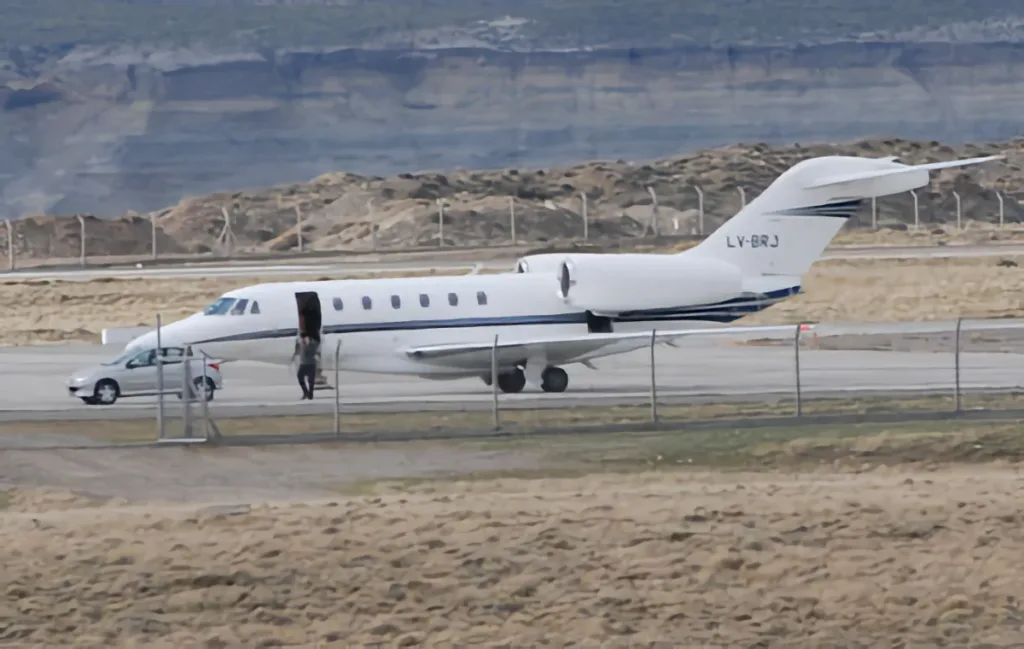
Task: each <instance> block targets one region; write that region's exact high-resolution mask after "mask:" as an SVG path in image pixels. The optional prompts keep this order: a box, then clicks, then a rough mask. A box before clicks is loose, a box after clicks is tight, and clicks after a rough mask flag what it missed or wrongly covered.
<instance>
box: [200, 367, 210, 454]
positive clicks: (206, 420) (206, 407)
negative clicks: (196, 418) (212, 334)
mask: <svg viewBox="0 0 1024 649" xmlns="http://www.w3.org/2000/svg"><path fill="white" fill-rule="evenodd" d="M199 353H200V354H201V360H202V361H203V382H202V386H203V402H202V403H203V415H202V417H203V438H204V439H206V440H207V441H209V440H210V437H211V435H210V400H209V399H208V398H207V397H206V390H207V383H208V381H209V380H210V377H209V376H208V375H207V374H206V358H207V357H206V352H204V351H203V350H201V349H200V350H199Z"/></svg>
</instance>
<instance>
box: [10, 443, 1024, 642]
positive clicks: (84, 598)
mask: <svg viewBox="0 0 1024 649" xmlns="http://www.w3.org/2000/svg"><path fill="white" fill-rule="evenodd" d="M1015 426H1016V425H1015V424H1014V425H1007V424H1000V425H999V426H997V427H995V428H992V429H991V430H989V431H988V432H978V431H973V432H963V431H960V432H952V433H950V432H949V431H944V432H943V431H939V432H934V433H928V432H922V431H918V432H917V433H915V434H913V435H910V434H908V435H907V437H906V438H905V439H904V441H902V442H895V441H893V440H894V439H895V438H894V437H893V435H896V434H897V433H894V432H893V431H882V432H880V433H879V432H877V431H875V432H874V433H872V434H871V435H870V436H868V437H863V436H861V437H857V435H858V434H859V433H857V432H856V431H831V434H832V435H834V436H839V437H842V436H844V435H847V436H850V437H849V438H850V439H852V440H853V441H852V442H849V443H846V444H844V445H839V446H837V445H836V443H834V440H833V442H832V443H830V444H831V445H828V446H827V448H828V450H827V451H826V450H825V449H826V445H825V444H824V443H823V442H822V441H821V440H822V438H815V439H814V440H801V439H790V440H789V441H788V442H782V443H778V444H770V443H764V439H762V443H761V444H760V445H758V446H757V449H758V450H756V451H748V452H747V453H742V452H741V453H738V454H737V453H735V452H733V450H734V449H733V450H730V457H735V456H736V455H746V456H747V457H748V458H749V459H751V460H756V463H757V464H759V465H760V466H759V469H760V470H758V471H752V470H750V467H749V466H747V467H731V468H729V467H718V469H719V470H709V468H708V465H707V461H708V457H710V456H708V455H707V454H706V453H705V454H704V455H700V453H701V452H702V450H703V451H707V450H708V448H710V446H709V445H711V444H712V438H711V437H707V438H705V439H703V440H702V441H701V442H700V444H697V443H686V444H683V443H681V442H680V441H679V439H680V438H679V436H678V434H675V436H674V437H671V438H669V437H662V438H659V440H658V441H657V442H656V443H655V442H651V441H650V440H647V441H644V439H642V438H641V439H637V438H623V437H620V438H617V439H616V440H614V441H612V442H605V443H601V442H600V441H595V438H592V439H591V440H590V441H589V442H587V448H588V449H589V451H588V453H589V455H588V456H587V457H588V460H587V461H589V462H590V464H589V465H587V466H588V467H589V468H588V469H587V470H585V471H584V470H580V467H581V466H583V465H584V464H585V462H584V460H583V459H580V458H577V460H576V461H575V462H572V461H570V460H568V459H566V458H567V457H568V455H567V453H568V450H567V449H569V447H570V445H572V444H579V443H580V442H570V441H566V440H564V439H563V440H548V441H547V442H545V443H543V444H534V445H530V444H526V443H504V444H502V443H492V444H491V445H489V446H481V445H477V446H476V447H471V446H468V445H451V444H449V445H447V446H439V445H434V446H430V445H415V444H414V445H409V446H374V447H361V446H338V447H328V448H318V449H314V448H310V449H305V450H304V449H278V450H275V451H268V450H262V451H261V450H252V449H250V450H244V451H243V450H239V449H217V450H212V451H207V450H203V451H200V450H197V449H189V450H183V449H170V450H167V449H160V450H140V449H135V450H124V451H120V452H118V453H115V454H114V455H103V453H108V452H104V451H94V450H90V451H68V452H65V453H63V454H59V455H55V454H54V453H53V452H52V451H51V452H45V453H43V452H23V453H18V452H10V453H4V454H3V455H0V475H2V476H4V480H5V481H6V482H7V484H8V485H9V486H12V487H14V488H13V489H11V490H9V491H6V492H0V508H3V509H4V511H3V512H2V513H0V523H2V524H0V542H2V543H3V544H4V547H5V551H6V553H7V556H8V561H6V562H5V566H4V570H3V571H2V572H0V589H2V590H3V592H4V593H5V595H6V598H5V599H4V600H3V601H2V602H0V646H11V647H14V646H17V647H52V646H56V645H64V646H75V647H98V646H104V647H167V648H169V649H170V648H174V649H180V648H185V647H189V648H191V647H221V648H225V649H226V648H229V647H232V648H233V647H257V646H263V647H272V646H280V647H332V648H333V647H336V648H339V649H340V648H342V647H345V648H348V647H363V646H381V647H437V648H442V647H443V648H450V647H457V646H463V647H525V646H529V647H627V646H628V647H649V648H653V647H680V646H701V647H730V648H731V647H793V648H803V647H807V648H812V647H813V648H815V649H818V648H821V647H836V648H838V647H850V646H884V647H898V646H899V647H926V646H976V647H981V646H985V647H1011V646H1019V645H1020V639H1021V638H1022V637H1024V611H1022V610H1021V601H1020V588H1019V580H1018V579H1017V572H1016V566H1017V564H1018V563H1019V561H1020V556H1021V553H1022V551H1024V536H1022V534H1021V532H1020V527H1021V526H1020V522H1021V521H1020V517H1021V514H1020V508H1019V502H1018V500H1019V498H1018V494H1019V492H1020V489H1021V487H1022V486H1024V476H1022V475H1021V474H1020V472H1019V471H1018V469H1017V467H1016V466H1015V465H1014V464H1012V463H1010V462H1008V461H1007V460H1006V459H1002V460H995V461H992V460H991V458H993V457H1000V456H1005V455H1006V454H1007V453H1009V454H1011V455H1013V456H1014V457H1017V458H1019V457H1021V455H1020V450H1021V445H1020V444H1019V443H1017V441H1016V440H1017V438H1018V437H1019V435H1018V434H1017V431H1016V430H1014V428H1015ZM861 432H863V431H861ZM818 433H819V434H825V435H826V436H827V435H828V434H830V433H829V431H818ZM805 434H812V435H813V434H815V433H813V432H811V433H805ZM719 437H720V434H719ZM776 437H779V434H778V433H777V435H776ZM785 437H786V436H785V435H782V437H780V439H784V438H785ZM789 437H792V435H789ZM745 441H752V440H745ZM701 444H703V445H704V446H701ZM637 448H641V449H642V451H641V452H640V453H637V452H636V449H637ZM977 448H985V449H987V451H986V453H987V455H985V456H984V457H974V458H972V457H970V455H971V454H972V453H977V450H976V449H977ZM530 449H532V451H531V450H530ZM539 449H543V451H544V452H543V453H540V452H539ZM559 449H560V450H559ZM972 449H973V450H972ZM655 452H656V453H657V455H656V456H654V455H649V454H651V453H655ZM559 453H561V455H559ZM690 454H692V455H693V457H689V455H690ZM403 457H404V458H405V459H406V464H405V466H403V465H402V464H401V461H400V460H401V458H403ZM556 458H559V459H558V460H557V462H556ZM800 458H802V459H803V460H805V462H803V463H802V464H800V463H796V464H794V463H793V462H791V461H792V460H794V459H800ZM971 459H974V460H985V462H984V463H972V464H971V465H970V466H965V465H962V464H958V463H959V462H963V461H966V460H971ZM922 460H925V463H922ZM396 461H397V463H396ZM503 462H504V463H505V475H503V476H502V475H499V476H494V475H488V474H486V473H485V474H483V475H478V476H477V477H476V478H472V477H469V476H467V477H464V478H463V479H454V478H453V479H448V480H442V481H420V482H417V481H408V480H405V481H401V480H399V481H391V482H384V483H381V482H370V483H368V482H366V480H367V479H373V478H377V477H385V476H387V475H392V476H395V477H397V476H399V475H407V474H408V475H417V474H418V475H421V476H422V475H429V474H430V472H432V471H438V470H441V471H449V472H451V471H454V472H459V473H466V472H472V471H477V472H479V471H484V472H486V471H487V470H488V469H487V467H488V466H490V467H491V468H493V467H495V466H498V465H501V464H502V463H503ZM617 462H627V463H632V464H631V465H630V466H629V467H628V469H627V470H625V471H624V472H618V473H609V472H608V471H609V470H611V468H612V467H614V466H615V465H616V463H617ZM298 463H304V464H305V466H306V468H305V469H304V470H302V471H298V470H296V469H297V468H298V467H299V466H302V465H301V464H298ZM388 463H390V469H386V470H378V471H376V472H375V471H373V470H372V469H362V470H359V469H356V467H370V466H373V465H377V466H379V467H383V466H385V465H386V464H388ZM570 464H574V465H575V466H576V471H577V473H575V474H572V475H563V476H562V477H551V475H545V474H543V473H540V472H539V471H541V469H542V468H544V470H547V471H554V470H555V468H556V467H557V466H563V465H564V466H569V465H570ZM515 467H518V469H519V471H520V473H519V474H515V473H514V472H513V473H511V474H510V473H509V470H510V468H515ZM417 469H419V470H418V471H417ZM727 469H728V470H727ZM530 470H532V471H535V472H537V473H533V474H528V473H527V472H528V471H530ZM229 487H231V488H234V489H236V490H237V491H238V493H235V494H233V499H228V498H229V496H232V494H230V493H229V491H230V490H225V489H226V488H229ZM79 490H85V491H86V492H87V493H80V491H79ZM271 494H272V495H271ZM111 498H113V499H111ZM271 499H272V500H271ZM169 500H170V501H175V502H171V503H168V502H166V501H169ZM153 501H165V502H162V503H157V502H153ZM207 501H220V502H221V504H220V505H210V504H204V503H206V502H207Z"/></svg>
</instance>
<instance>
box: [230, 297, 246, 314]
mask: <svg viewBox="0 0 1024 649" xmlns="http://www.w3.org/2000/svg"><path fill="white" fill-rule="evenodd" d="M247 306H249V300H247V299H245V298H242V299H240V300H239V301H237V302H235V306H234V307H232V309H231V315H244V314H245V307H247Z"/></svg>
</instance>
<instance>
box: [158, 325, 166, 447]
mask: <svg viewBox="0 0 1024 649" xmlns="http://www.w3.org/2000/svg"><path fill="white" fill-rule="evenodd" d="M162 348H163V343H162V342H161V340H160V314H159V313H158V314H156V350H157V353H156V392H157V394H156V428H157V435H159V437H158V439H161V440H162V439H163V438H164V363H163V357H162V356H161V355H160V350H161V349H162Z"/></svg>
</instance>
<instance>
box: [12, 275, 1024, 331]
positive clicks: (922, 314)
mask: <svg viewBox="0 0 1024 649" xmlns="http://www.w3.org/2000/svg"><path fill="white" fill-rule="evenodd" d="M1010 264H1015V262H1004V261H1002V260H1000V259H998V258H975V259H963V258H962V259H914V260H893V261H889V260H871V259H848V260H832V261H822V262H819V263H817V264H815V266H814V267H813V268H812V269H811V271H810V273H809V274H808V276H807V281H806V284H805V291H806V293H805V294H804V295H800V296H797V297H795V298H793V299H791V300H788V301H786V302H784V303H782V304H778V305H776V306H773V307H772V308H770V309H768V310H766V311H764V312H762V313H760V314H754V315H751V316H748V317H746V318H744V319H743V320H742V321H741V322H742V324H751V325H753V324H779V323H791V322H799V321H803V320H810V321H815V322H884V321H909V320H934V319H940V320H944V319H951V318H956V317H957V316H958V315H963V316H965V317H992V316H994V317H1007V316H1019V315H1024V293H1022V292H1021V291H1020V286H1021V285H1024V268H1021V267H1019V266H1016V265H1010ZM391 276H395V274H391ZM322 277H323V276H322V275H316V274H314V275H310V276H309V277H308V278H302V279H320V278H322ZM296 279H300V278H298V277H297V278H296ZM337 279H341V278H337ZM264 281H280V278H274V279H270V278H265V277H253V278H245V279H239V278H207V279H198V280H188V281H181V280H143V279H139V280H134V279H127V280H119V279H107V280H94V281H90V282H69V281H50V280H32V281H15V280H6V281H3V282H0V304H5V305H12V307H11V308H7V309H4V310H3V312H2V313H0V344H29V343H38V342H44V341H64V340H81V341H88V342H97V341H98V340H99V336H100V332H101V331H102V329H103V328H104V327H130V326H149V325H152V324H154V323H155V320H156V313H157V312H158V311H159V312H160V313H161V314H162V317H163V318H164V321H165V322H171V321H173V320H176V319H179V318H182V317H186V316H188V315H190V314H192V313H195V312H196V311H198V310H200V309H202V308H204V307H205V306H206V305H208V304H210V303H211V302H213V301H214V300H215V299H216V298H217V297H218V296H219V295H221V294H223V293H224V292H226V291H229V290H232V289H236V288H240V287H242V286H246V285H250V284H254V283H259V282H264Z"/></svg>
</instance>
